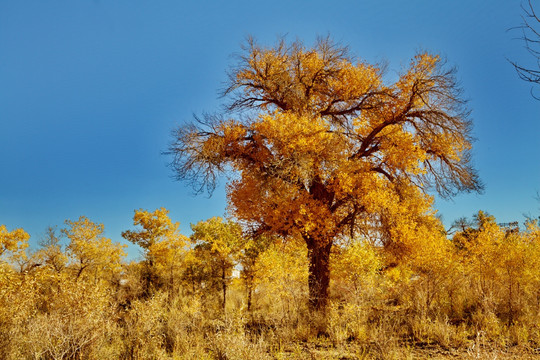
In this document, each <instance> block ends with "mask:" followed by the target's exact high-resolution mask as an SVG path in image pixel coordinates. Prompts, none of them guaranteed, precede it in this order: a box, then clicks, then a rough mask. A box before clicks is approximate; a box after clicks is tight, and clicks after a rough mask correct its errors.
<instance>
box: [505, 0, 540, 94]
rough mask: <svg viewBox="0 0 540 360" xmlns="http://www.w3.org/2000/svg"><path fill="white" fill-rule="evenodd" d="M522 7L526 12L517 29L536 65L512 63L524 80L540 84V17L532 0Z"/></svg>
mask: <svg viewBox="0 0 540 360" xmlns="http://www.w3.org/2000/svg"><path fill="white" fill-rule="evenodd" d="M521 7H522V9H523V13H524V14H523V15H522V16H521V19H522V23H521V25H520V26H518V27H517V29H520V30H521V34H522V35H521V39H522V40H523V42H524V44H525V49H527V51H528V52H529V54H530V55H531V56H532V57H533V59H534V61H535V65H532V66H527V65H524V64H518V63H517V62H514V61H511V63H512V65H514V68H515V69H516V71H517V73H518V75H519V77H520V78H521V79H522V80H525V81H527V82H530V83H532V84H536V85H538V84H540V17H539V14H538V13H537V9H535V7H534V6H533V2H532V1H531V0H528V1H527V5H522V6H521ZM531 94H532V96H533V97H534V98H535V99H537V100H540V98H539V97H538V96H537V95H535V94H534V93H533V92H532V89H531Z"/></svg>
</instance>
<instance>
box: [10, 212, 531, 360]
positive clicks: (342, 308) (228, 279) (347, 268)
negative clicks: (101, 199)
mask: <svg viewBox="0 0 540 360" xmlns="http://www.w3.org/2000/svg"><path fill="white" fill-rule="evenodd" d="M178 228H179V224H178V223H175V222H173V221H172V220H171V219H170V218H169V216H168V211H167V210H165V209H157V210H155V211H153V212H150V211H145V210H137V211H135V215H134V229H132V230H127V231H125V232H123V233H122V236H123V237H124V238H126V239H127V240H129V241H131V242H133V243H134V244H137V245H139V246H140V247H141V249H142V250H143V255H144V257H143V260H141V261H134V262H131V263H126V262H125V260H124V259H125V252H124V246H123V245H121V244H118V243H114V242H112V241H111V240H110V239H108V238H106V237H105V236H104V227H103V225H102V224H96V223H94V222H92V221H91V220H89V219H88V218H86V217H80V218H79V219H78V220H75V221H72V220H67V221H66V222H65V224H64V227H63V228H61V229H60V230H59V231H58V230H57V229H56V228H54V227H51V228H48V229H47V231H46V233H45V235H44V236H43V238H42V239H41V241H40V247H39V249H37V250H36V251H34V252H28V251H27V250H28V248H27V247H28V239H29V236H28V234H27V233H26V232H25V231H24V230H22V229H16V230H12V231H10V230H9V229H8V228H7V227H6V226H4V225H2V226H0V255H1V259H2V263H1V265H0V358H2V359H204V358H207V359H246V358H252V359H271V358H293V359H295V358H296V359H303V358H306V357H307V358H310V357H311V358H320V359H326V358H336V359H338V358H343V357H345V358H380V359H387V358H396V359H397V358H404V357H407V356H409V357H411V356H413V355H414V354H415V351H419V349H424V350H425V349H429V348H433V347H436V348H437V349H441V351H448V352H450V351H457V352H458V353H461V354H465V355H468V356H471V355H478V356H480V357H481V356H482V353H488V352H490V353H493V352H494V351H495V352H496V351H499V352H501V353H507V352H508V351H510V350H509V349H512V350H511V351H513V352H514V353H517V354H521V355H524V354H533V353H534V349H537V348H538V347H540V325H539V324H540V228H539V227H538V224H537V223H535V222H533V221H531V222H527V223H526V224H525V227H524V228H522V229H518V228H504V227H500V226H499V225H497V223H496V220H495V219H494V218H493V217H492V216H489V215H487V214H485V213H483V212H479V213H478V214H477V215H476V216H475V217H474V218H473V219H471V220H467V219H461V220H460V221H458V222H456V224H455V226H454V232H453V233H452V234H448V233H447V232H445V231H444V229H443V228H442V227H440V226H439V227H434V228H432V231H431V232H430V233H424V234H423V235H419V236H417V237H416V238H415V239H414V240H411V241H410V242H408V243H403V244H400V243H399V241H396V244H395V245H394V246H393V247H392V248H391V249H388V248H383V247H381V246H379V244H378V243H377V239H373V238H369V236H365V237H362V239H350V238H347V237H343V238H340V239H339V243H337V244H336V246H334V250H333V252H332V254H331V258H330V264H331V273H330V274H331V283H330V302H329V306H328V308H327V309H326V313H325V314H324V318H322V319H321V318H317V317H316V316H314V315H313V313H311V312H310V310H309V306H308V260H307V259H308V256H307V248H306V245H305V244H304V243H303V242H302V241H301V240H298V241H295V240H294V239H288V240H287V241H284V239H282V238H280V237H277V236H276V237H268V236H265V237H262V236H259V237H256V236H248V235H246V231H243V230H245V229H242V227H241V226H240V225H239V224H237V223H235V222H233V221H231V220H224V219H221V218H212V219H209V220H206V221H202V222H199V223H197V224H195V225H192V230H193V232H192V235H191V236H190V237H186V236H184V235H182V234H181V233H180V232H179V230H178ZM404 231H405V230H404ZM313 344H317V346H315V347H314V345H313Z"/></svg>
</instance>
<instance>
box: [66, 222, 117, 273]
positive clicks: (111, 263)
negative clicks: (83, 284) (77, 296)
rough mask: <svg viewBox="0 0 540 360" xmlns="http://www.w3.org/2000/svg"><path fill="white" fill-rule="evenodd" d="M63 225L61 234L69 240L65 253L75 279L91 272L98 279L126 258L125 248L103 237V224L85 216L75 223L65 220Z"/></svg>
mask: <svg viewBox="0 0 540 360" xmlns="http://www.w3.org/2000/svg"><path fill="white" fill-rule="evenodd" d="M65 224H66V227H65V228H64V229H62V234H64V235H65V236H66V237H67V238H68V239H69V240H70V242H69V245H68V246H67V252H68V255H69V256H70V257H71V260H72V263H71V267H72V268H73V269H74V270H75V279H77V280H78V279H79V278H80V277H81V275H83V273H88V272H90V271H91V270H93V271H94V278H95V279H98V276H97V275H98V274H102V273H103V272H114V271H117V270H118V269H119V268H120V264H121V261H122V258H123V257H124V256H126V253H125V252H124V248H125V247H126V246H125V245H121V244H119V243H113V242H112V241H111V239H109V238H106V237H105V236H103V232H104V231H105V227H104V226H103V224H96V223H94V222H92V221H90V220H89V219H88V218H87V217H86V216H81V217H79V219H78V220H77V221H72V220H66V221H65Z"/></svg>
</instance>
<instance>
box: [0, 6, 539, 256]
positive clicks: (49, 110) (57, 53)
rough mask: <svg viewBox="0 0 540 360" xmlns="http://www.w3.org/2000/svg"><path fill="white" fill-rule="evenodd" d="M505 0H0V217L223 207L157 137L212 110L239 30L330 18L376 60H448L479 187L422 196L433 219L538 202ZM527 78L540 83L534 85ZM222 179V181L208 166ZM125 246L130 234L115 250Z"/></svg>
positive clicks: (36, 221) (327, 24) (312, 25)
mask: <svg viewBox="0 0 540 360" xmlns="http://www.w3.org/2000/svg"><path fill="white" fill-rule="evenodd" d="M520 15H521V9H520V2H519V1H508V0H494V1H490V2H489V6H488V5H486V2H484V1H471V0H468V1H462V0H453V1H433V0H410V1H402V0H385V1H375V0H373V1H358V0H357V1H340V0H338V1H333V2H328V1H296V2H291V1H254V0H251V1H233V0H231V1H227V2H225V1H197V2H195V1H166V0H163V1H135V0H130V1H127V0H126V1H122V0H115V1H113V0H111V1H105V0H101V1H99V0H95V1H82V0H81V1H68V0H64V1H60V0H51V1H30V0H29V1H16V0H1V1H0V171H1V173H0V174H1V175H0V224H5V225H6V226H7V227H8V229H14V228H18V227H22V228H24V229H25V230H27V231H28V232H29V233H30V234H31V236H32V240H31V242H32V243H33V244H35V243H37V241H38V240H39V238H40V237H41V236H42V234H43V233H44V230H45V228H46V227H47V226H48V225H58V226H59V227H61V226H62V224H63V222H64V220H65V219H77V218H78V217H79V216H80V215H85V216H87V217H89V218H90V219H91V220H93V221H96V222H101V223H104V224H105V229H106V233H107V236H109V237H110V238H112V239H113V240H115V241H122V238H121V236H120V233H121V231H123V230H127V229H130V228H132V217H133V211H134V209H138V208H144V209H149V210H153V209H155V208H157V207H162V206H163V207H166V208H167V209H169V210H170V211H171V217H172V218H173V219H174V220H175V221H180V223H181V230H182V231H183V232H184V233H186V234H187V233H189V232H190V230H189V224H190V223H195V222H197V221H199V220H203V219H207V218H209V217H211V216H222V215H224V213H225V207H226V199H225V193H224V190H223V186H222V187H220V188H218V189H217V190H216V192H215V193H214V194H213V196H212V197H211V198H208V196H205V195H199V196H197V197H194V196H193V195H192V191H191V189H190V188H188V187H186V185H185V184H182V183H178V182H175V181H173V179H172V175H173V174H172V172H171V169H170V168H168V167H167V166H166V165H167V163H168V162H169V161H170V159H169V158H167V157H166V156H164V155H161V153H162V151H165V150H166V149H167V146H168V144H169V142H170V141H171V137H170V133H171V130H172V129H174V128H175V127H177V126H180V125H181V124H182V123H184V122H186V121H191V120H192V116H193V114H201V113H202V112H205V111H209V112H212V111H215V110H217V109H218V108H219V105H220V104H221V103H222V99H219V97H218V90H219V89H220V88H222V86H223V83H224V81H225V80H226V70H227V69H228V67H229V66H231V65H234V58H233V57H232V56H231V55H232V54H234V53H238V52H239V50H240V45H241V43H242V42H243V40H244V39H245V38H246V36H248V35H253V36H254V37H255V38H256V39H258V41H259V42H260V43H263V44H272V43H273V42H274V41H275V40H276V38H277V37H278V36H279V35H284V34H287V35H288V38H289V39H295V38H299V39H302V40H303V41H304V42H305V43H307V44H310V43H313V41H314V39H315V38H316V36H317V35H327V34H330V35H331V36H332V37H333V38H334V39H335V40H337V41H340V42H342V43H343V44H348V45H349V46H350V49H351V52H352V53H353V54H355V55H356V56H357V57H358V58H361V59H364V60H366V61H368V62H380V61H385V62H387V63H388V69H389V74H390V75H391V74H395V73H396V72H397V71H399V70H400V69H401V68H402V67H403V66H406V65H407V64H408V62H409V60H410V58H411V57H412V56H413V55H414V54H415V53H416V52H417V51H418V50H428V51H430V52H435V53H439V54H442V55H443V56H445V57H446V58H447V60H448V63H449V64H451V65H455V66H456V67H457V68H458V78H459V79H460V82H461V85H462V87H463V88H464V91H465V97H466V98H468V99H469V100H470V102H469V107H470V109H471V110H472V118H473V120H474V124H475V127H474V135H475V137H476V138H477V139H478V140H477V142H476V143H475V144H474V161H475V164H476V167H477V169H478V171H479V173H480V176H481V178H482V180H483V181H484V182H485V184H486V190H485V192H484V194H481V195H478V194H463V195H459V196H457V197H455V198H454V199H453V200H452V201H442V200H437V202H436V208H437V209H438V210H439V212H440V213H441V214H442V216H443V218H444V221H445V223H446V224H450V223H451V222H452V221H453V220H454V219H456V218H458V217H461V216H471V215H472V214H474V213H475V212H477V211H478V210H480V209H482V210H485V211H488V212H490V213H492V214H493V215H495V216H496V217H497V219H498V220H499V221H501V222H503V221H504V222H506V221H513V220H519V221H522V220H523V219H524V218H523V214H524V213H530V214H532V215H534V216H538V215H540V202H538V201H536V200H535V195H536V193H537V192H538V191H540V161H539V160H540V145H539V143H538V136H539V134H540V116H539V115H540V101H536V100H534V99H533V98H532V97H531V96H530V93H529V91H530V84H527V83H525V82H522V81H521V80H519V79H518V77H517V75H516V73H515V71H514V69H513V68H512V66H511V65H510V64H509V62H508V61H507V59H508V58H509V59H513V60H516V61H519V62H522V63H525V64H533V62H532V61H531V59H530V58H529V57H528V55H527V53H526V52H525V50H524V49H523V47H522V43H521V42H520V41H519V40H517V39H516V38H517V37H519V33H518V32H515V31H508V29H509V28H511V27H514V26H517V25H519V23H520V22H521V19H520ZM539 90H540V89H539ZM222 185H223V182H222ZM129 254H130V256H131V257H134V256H137V249H136V248H134V247H132V248H130V250H129Z"/></svg>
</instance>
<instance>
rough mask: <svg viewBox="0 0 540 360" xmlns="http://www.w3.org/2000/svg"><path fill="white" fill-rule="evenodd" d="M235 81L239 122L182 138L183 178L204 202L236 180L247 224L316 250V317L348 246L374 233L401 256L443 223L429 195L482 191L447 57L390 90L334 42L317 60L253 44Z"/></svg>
mask: <svg viewBox="0 0 540 360" xmlns="http://www.w3.org/2000/svg"><path fill="white" fill-rule="evenodd" d="M229 79H230V80H229V86H228V87H227V89H226V90H225V92H224V94H225V95H229V96H231V97H232V102H231V103H230V104H229V107H228V109H229V111H230V112H229V114H231V118H225V117H222V116H206V117H205V118H204V119H203V120H200V124H199V125H197V126H196V125H188V126H183V127H181V128H179V129H178V130H177V131H176V132H175V134H174V136H175V138H174V142H173V143H172V145H171V147H170V153H171V154H172V155H173V156H174V158H173V162H172V166H173V167H174V169H175V171H176V174H177V177H178V179H188V180H191V181H193V183H194V184H196V185H197V189H198V190H203V189H204V188H205V187H206V189H208V190H212V189H213V188H214V186H215V181H216V179H217V177H218V176H219V175H220V174H222V173H230V174H233V176H232V177H231V180H230V182H229V186H228V199H229V204H230V209H231V211H232V213H233V214H234V215H235V216H236V217H237V218H238V219H239V220H242V221H247V222H249V223H251V224H253V225H255V226H257V227H258V232H259V233H265V232H266V233H274V234H279V235H281V236H283V237H298V238H302V239H303V240H304V242H305V243H306V245H307V249H308V258H309V279H308V283H309V302H310V305H311V308H312V309H315V310H322V309H324V308H325V307H326V304H327V298H328V286H329V279H330V277H329V269H330V268H329V257H330V252H331V249H332V246H333V244H334V241H335V240H336V239H337V238H339V237H340V236H344V235H345V234H348V235H350V236H353V237H354V235H355V234H356V233H361V232H362V231H367V230H368V229H369V231H370V232H374V231H375V232H377V233H378V235H377V237H378V239H379V241H380V242H382V243H383V244H384V245H385V246H388V247H390V248H391V247H392V246H391V245H392V244H395V243H397V242H400V241H404V240H405V239H406V238H407V237H411V236H412V237H414V234H413V232H414V229H415V227H416V226H415V224H416V223H417V222H419V221H422V219H423V218H425V217H426V216H428V217H429V216H431V202H432V200H431V198H430V197H429V196H427V195H426V193H425V192H426V191H427V190H429V189H432V188H434V189H436V190H438V192H439V193H440V194H441V195H443V196H450V195H453V194H455V193H456V192H458V191H462V190H479V189H480V184H479V181H478V178H477V176H476V173H475V171H474V170H473V168H472V167H471V165H470V155H469V150H470V149H471V138H470V121H469V119H468V111H467V109H466V108H465V107H464V101H463V99H462V98H461V92H460V89H459V88H458V87H457V84H456V81H455V78H454V72H453V71H452V70H447V69H445V68H444V64H443V62H442V61H441V59H440V58H439V57H438V56H435V55H430V54H427V53H422V54H418V55H417V56H415V57H414V59H413V60H412V61H411V64H410V66H409V68H408V69H407V70H405V71H404V72H402V73H401V74H400V76H399V78H398V79H397V81H396V82H394V83H390V84H388V85H386V84H384V82H383V78H382V72H381V70H380V68H379V67H378V66H376V65H370V64H367V63H364V62H360V61H355V60H354V59H353V58H352V57H351V56H350V55H349V53H348V50H347V48H345V47H342V46H339V45H336V44H334V43H333V42H332V41H330V40H329V39H321V40H319V41H318V42H317V43H316V45H315V46H314V47H313V48H306V47H305V46H304V45H303V44H302V43H301V42H299V41H297V42H294V43H292V44H287V43H286V42H285V41H280V42H278V44H277V45H275V46H274V47H271V48H265V47H262V46H259V45H258V44H256V43H255V42H254V41H253V40H249V41H248V43H247V46H246V47H245V49H244V54H243V56H241V57H240V61H239V64H238V66H237V67H235V68H233V69H232V71H231V73H230V77H229Z"/></svg>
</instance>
